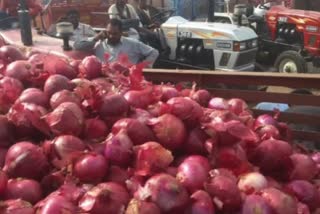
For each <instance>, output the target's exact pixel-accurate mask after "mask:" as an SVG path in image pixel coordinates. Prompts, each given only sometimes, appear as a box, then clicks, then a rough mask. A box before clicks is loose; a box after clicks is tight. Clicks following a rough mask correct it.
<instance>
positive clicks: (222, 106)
mask: <svg viewBox="0 0 320 214" xmlns="http://www.w3.org/2000/svg"><path fill="white" fill-rule="evenodd" d="M208 107H209V108H211V109H215V110H228V109H229V104H228V102H227V101H226V100H225V99H223V98H221V97H214V98H212V99H211V100H210V101H209V105H208Z"/></svg>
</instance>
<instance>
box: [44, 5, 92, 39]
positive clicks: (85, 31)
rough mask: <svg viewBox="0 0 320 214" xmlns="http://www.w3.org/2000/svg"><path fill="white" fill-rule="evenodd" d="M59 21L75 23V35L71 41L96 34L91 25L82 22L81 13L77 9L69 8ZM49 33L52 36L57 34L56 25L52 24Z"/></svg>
mask: <svg viewBox="0 0 320 214" xmlns="http://www.w3.org/2000/svg"><path fill="white" fill-rule="evenodd" d="M59 21H67V22H70V23H72V25H73V29H74V31H73V35H72V36H71V37H70V40H71V41H76V40H81V39H85V38H89V37H93V36H95V35H96V32H95V31H94V30H93V28H92V27H91V26H90V25H87V24H84V23H81V22H80V14H79V12H78V11H77V10H69V11H68V12H67V14H66V16H65V17H63V19H62V20H59ZM48 34H49V35H51V36H55V35H56V25H55V24H54V25H51V26H50V28H49V30H48Z"/></svg>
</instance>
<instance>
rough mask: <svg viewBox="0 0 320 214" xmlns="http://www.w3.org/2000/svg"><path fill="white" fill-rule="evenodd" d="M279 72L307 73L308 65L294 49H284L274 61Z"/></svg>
mask: <svg viewBox="0 0 320 214" xmlns="http://www.w3.org/2000/svg"><path fill="white" fill-rule="evenodd" d="M275 67H276V69H277V70H278V71H279V72H280V73H307V71H308V66H307V62H306V61H305V59H304V58H303V57H302V56H301V55H300V54H299V53H298V52H296V51H284V52H283V53H281V54H280V55H279V56H278V57H277V59H276V62H275Z"/></svg>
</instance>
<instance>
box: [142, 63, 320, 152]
mask: <svg viewBox="0 0 320 214" xmlns="http://www.w3.org/2000/svg"><path fill="white" fill-rule="evenodd" d="M144 76H145V78H146V79H147V80H149V81H152V82H154V83H181V82H188V83H192V82H195V83H196V84H197V86H198V87H199V88H205V89H207V90H209V91H210V92H211V93H212V95H214V96H217V97H223V98H232V97H237V98H241V99H243V100H245V101H247V102H248V104H250V106H251V110H252V111H253V113H254V115H255V116H259V115H262V114H271V115H274V114H275V112H274V111H264V110H257V109H255V108H253V107H254V106H255V105H256V104H257V103H260V102H274V103H287V104H289V105H295V106H312V107H314V108H316V107H319V109H320V99H319V92H320V85H319V81H320V74H283V73H271V72H262V73H256V72H224V71H215V72H212V71H195V70H165V69H145V70H144ZM217 84H219V85H221V84H223V85H224V87H223V88H221V87H215V85H217ZM248 86H263V87H264V88H269V89H270V88H271V87H277V88H276V90H273V91H269V90H249V89H248ZM279 87H280V88H279ZM239 88H242V89H239ZM299 88H304V89H310V90H312V91H313V95H302V94H290V93H288V92H289V91H290V90H292V89H299ZM279 120H280V121H282V122H286V123H288V124H295V125H296V126H297V125H299V127H314V128H315V129H313V130H312V131H310V130H309V129H307V128H306V129H300V128H297V129H293V130H292V137H293V139H295V141H296V142H307V141H308V142H310V141H311V142H313V143H318V144H319V143H320V114H319V115H317V114H313V113H312V112H304V113H290V112H281V113H280V115H279ZM315 130H317V131H315ZM318 148H320V147H319V146H318Z"/></svg>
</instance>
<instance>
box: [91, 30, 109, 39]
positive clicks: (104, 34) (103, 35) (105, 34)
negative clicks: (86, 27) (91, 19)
mask: <svg viewBox="0 0 320 214" xmlns="http://www.w3.org/2000/svg"><path fill="white" fill-rule="evenodd" d="M106 38H107V32H106V31H105V30H103V31H101V32H99V33H98V34H97V35H96V36H95V37H94V41H99V40H105V39H106Z"/></svg>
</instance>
